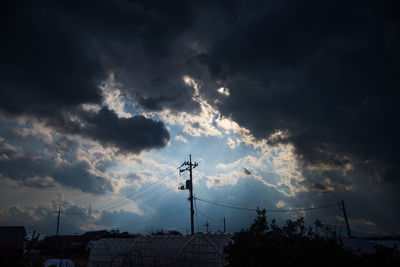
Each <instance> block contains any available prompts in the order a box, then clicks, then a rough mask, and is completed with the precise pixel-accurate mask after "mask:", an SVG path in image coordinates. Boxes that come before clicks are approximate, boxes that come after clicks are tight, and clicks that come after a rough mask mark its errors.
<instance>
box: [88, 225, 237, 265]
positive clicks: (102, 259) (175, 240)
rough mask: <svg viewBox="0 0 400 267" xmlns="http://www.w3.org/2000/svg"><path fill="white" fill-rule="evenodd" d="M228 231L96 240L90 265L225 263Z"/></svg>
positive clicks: (229, 238)
mask: <svg viewBox="0 0 400 267" xmlns="http://www.w3.org/2000/svg"><path fill="white" fill-rule="evenodd" d="M231 239H232V235H230V234H211V233H207V234H205V233H197V234H195V235H193V236H139V237H136V238H129V239H118V238H114V239H112V238H108V239H101V240H99V241H98V242H97V243H96V245H95V246H94V248H93V249H92V251H91V253H90V256H89V264H88V266H89V267H95V266H99V267H103V266H124V267H125V266H127V267H128V266H224V265H225V260H224V253H223V249H224V247H225V246H226V245H227V244H228V243H229V241H230V240H231Z"/></svg>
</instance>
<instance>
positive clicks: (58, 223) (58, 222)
mask: <svg viewBox="0 0 400 267" xmlns="http://www.w3.org/2000/svg"><path fill="white" fill-rule="evenodd" d="M60 213H61V207H58V215H57V234H56V235H57V236H58V229H59V228H60Z"/></svg>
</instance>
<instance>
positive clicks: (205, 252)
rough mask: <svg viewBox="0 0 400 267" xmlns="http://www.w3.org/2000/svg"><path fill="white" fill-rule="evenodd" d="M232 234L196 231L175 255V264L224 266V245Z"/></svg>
mask: <svg viewBox="0 0 400 267" xmlns="http://www.w3.org/2000/svg"><path fill="white" fill-rule="evenodd" d="M232 237H233V235H232V234H211V233H207V234H204V233H197V234H196V235H194V236H192V237H191V238H190V239H189V240H188V242H187V243H186V244H185V245H184V246H183V247H182V249H181V250H180V251H179V253H178V254H177V255H176V257H175V266H207V267H208V266H210V267H211V266H212V267H217V266H218V267H219V266H225V265H226V261H225V255H224V247H225V246H226V245H228V243H229V242H230V241H231V240H232Z"/></svg>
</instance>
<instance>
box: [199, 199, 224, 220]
mask: <svg viewBox="0 0 400 267" xmlns="http://www.w3.org/2000/svg"><path fill="white" fill-rule="evenodd" d="M194 205H195V208H196V212H199V213H200V214H201V215H203V216H204V217H206V218H208V219H210V220H213V221H216V222H223V220H221V219H215V218H212V217H210V216H208V215H207V214H205V213H204V212H202V211H201V210H200V209H199V208H198V207H197V203H196V199H195V200H194Z"/></svg>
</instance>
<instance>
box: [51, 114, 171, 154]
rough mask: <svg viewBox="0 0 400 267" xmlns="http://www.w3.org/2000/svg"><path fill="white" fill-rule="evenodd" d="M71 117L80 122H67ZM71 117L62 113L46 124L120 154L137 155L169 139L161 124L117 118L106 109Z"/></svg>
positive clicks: (164, 143)
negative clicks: (109, 146)
mask: <svg viewBox="0 0 400 267" xmlns="http://www.w3.org/2000/svg"><path fill="white" fill-rule="evenodd" d="M74 114H78V115H79V118H80V119H81V121H73V120H71V118H70V116H71V115H74ZM74 114H63V116H60V118H59V119H58V120H50V121H48V122H47V124H48V125H49V126H52V127H54V128H56V129H58V130H60V131H62V132H66V133H72V134H79V135H81V136H84V137H89V138H91V139H94V140H96V141H99V142H100V143H101V144H103V145H106V146H108V145H111V146H113V145H115V146H117V148H119V151H120V152H132V153H140V152H141V151H143V150H148V149H150V148H162V147H164V146H165V145H166V144H167V143H168V141H169V138H170V136H169V133H168V131H167V129H166V128H165V125H164V123H162V122H160V121H154V120H151V119H147V118H145V117H144V116H134V117H132V118H118V116H117V114H115V112H114V111H112V110H109V109H108V108H102V109H101V110H100V111H99V112H83V111H81V112H78V113H74Z"/></svg>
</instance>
